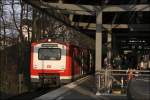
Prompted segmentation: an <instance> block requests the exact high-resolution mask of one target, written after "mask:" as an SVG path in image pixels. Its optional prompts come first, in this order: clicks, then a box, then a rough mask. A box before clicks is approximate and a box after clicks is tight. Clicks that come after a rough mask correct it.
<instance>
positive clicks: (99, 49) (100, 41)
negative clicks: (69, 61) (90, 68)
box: [95, 9, 102, 95]
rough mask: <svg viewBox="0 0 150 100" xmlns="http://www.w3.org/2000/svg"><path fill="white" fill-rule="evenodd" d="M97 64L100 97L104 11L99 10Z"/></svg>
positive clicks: (96, 71)
mask: <svg viewBox="0 0 150 100" xmlns="http://www.w3.org/2000/svg"><path fill="white" fill-rule="evenodd" d="M96 15H97V16H96V62H95V74H96V83H97V93H96V95H100V91H99V90H100V88H101V85H100V81H101V80H100V71H101V68H102V67H101V66H102V11H101V9H99V10H98V11H97V12H96Z"/></svg>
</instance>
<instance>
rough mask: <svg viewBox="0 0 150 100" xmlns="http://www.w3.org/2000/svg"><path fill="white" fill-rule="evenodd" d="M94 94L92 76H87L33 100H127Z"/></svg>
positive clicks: (123, 96)
mask: <svg viewBox="0 0 150 100" xmlns="http://www.w3.org/2000/svg"><path fill="white" fill-rule="evenodd" d="M95 94H96V85H95V81H94V76H87V77H84V78H82V79H79V80H77V81H75V82H72V83H70V84H67V85H64V86H62V87H61V88H59V89H56V90H54V91H51V92H49V93H46V94H44V95H42V96H40V97H38V98H35V99H34V100H127V98H126V95H115V94H101V95H99V96H97V95H95Z"/></svg>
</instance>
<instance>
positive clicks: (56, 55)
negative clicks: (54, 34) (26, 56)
mask: <svg viewBox="0 0 150 100" xmlns="http://www.w3.org/2000/svg"><path fill="white" fill-rule="evenodd" d="M38 59H39V60H60V59H61V50H60V49H59V48H40V49H39V51H38Z"/></svg>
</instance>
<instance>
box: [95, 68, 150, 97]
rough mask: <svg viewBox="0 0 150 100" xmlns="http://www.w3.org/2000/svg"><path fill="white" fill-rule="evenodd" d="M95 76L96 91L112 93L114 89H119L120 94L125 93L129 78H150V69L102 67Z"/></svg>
mask: <svg viewBox="0 0 150 100" xmlns="http://www.w3.org/2000/svg"><path fill="white" fill-rule="evenodd" d="M96 76H97V77H96V82H97V83H96V84H97V89H98V91H100V92H102V93H104V92H107V93H113V92H114V91H120V92H119V93H120V94H122V93H126V88H127V84H128V82H129V80H131V79H133V78H138V79H142V80H147V79H150V70H134V69H129V70H114V69H102V70H101V71H100V73H99V74H97V75H96Z"/></svg>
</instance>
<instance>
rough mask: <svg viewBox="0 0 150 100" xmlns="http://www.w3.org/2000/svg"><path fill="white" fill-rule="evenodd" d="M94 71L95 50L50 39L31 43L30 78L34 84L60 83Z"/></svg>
mask: <svg viewBox="0 0 150 100" xmlns="http://www.w3.org/2000/svg"><path fill="white" fill-rule="evenodd" d="M93 72H94V52H93V50H90V49H87V48H83V47H79V46H75V45H72V44H70V43H61V42H56V41H49V40H48V39H47V40H46V41H42V42H34V43H32V45H31V64H30V79H31V82H32V83H34V84H55V85H60V84H61V83H68V82H71V81H73V80H76V79H77V78H80V77H82V76H83V75H87V74H89V73H93Z"/></svg>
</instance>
